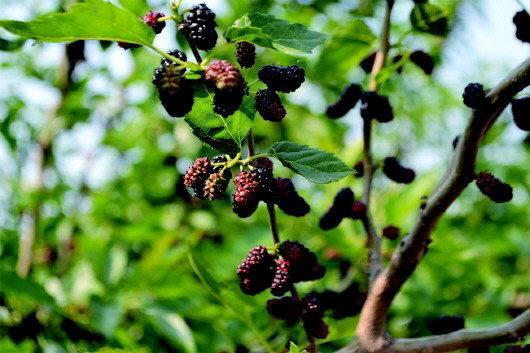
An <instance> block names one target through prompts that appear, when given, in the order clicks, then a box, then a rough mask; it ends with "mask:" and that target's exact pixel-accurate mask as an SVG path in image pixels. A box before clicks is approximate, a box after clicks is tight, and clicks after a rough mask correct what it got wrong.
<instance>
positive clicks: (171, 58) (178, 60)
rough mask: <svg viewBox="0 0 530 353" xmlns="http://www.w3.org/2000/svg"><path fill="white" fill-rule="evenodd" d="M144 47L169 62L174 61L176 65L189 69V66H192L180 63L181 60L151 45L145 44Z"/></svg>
mask: <svg viewBox="0 0 530 353" xmlns="http://www.w3.org/2000/svg"><path fill="white" fill-rule="evenodd" d="M146 46H147V47H149V48H151V49H153V50H154V51H156V52H157V53H158V54H160V55H162V56H163V57H164V58H167V59H169V60H171V61H174V62H176V63H177V64H179V65H182V66H183V67H191V66H193V64H192V63H188V62H185V61H182V60H180V59H179V58H176V57H174V56H173V55H169V54H168V53H166V52H165V51H163V50H162V49H159V48H157V47H155V46H154V45H152V44H147V45H146Z"/></svg>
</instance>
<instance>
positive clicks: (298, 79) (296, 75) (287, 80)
mask: <svg viewBox="0 0 530 353" xmlns="http://www.w3.org/2000/svg"><path fill="white" fill-rule="evenodd" d="M258 78H259V79H260V80H261V81H262V82H263V83H265V84H266V85H267V87H268V88H269V89H270V90H273V91H279V92H284V93H289V92H294V91H296V90H297V89H298V88H299V87H300V86H301V85H302V83H303V82H304V81H305V71H304V69H302V68H301V67H300V66H297V65H291V66H274V65H265V66H263V67H262V68H261V69H260V70H259V71H258Z"/></svg>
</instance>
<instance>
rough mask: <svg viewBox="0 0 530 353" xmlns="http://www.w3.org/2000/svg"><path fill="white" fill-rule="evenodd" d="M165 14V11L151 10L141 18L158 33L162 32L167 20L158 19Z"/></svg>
mask: <svg viewBox="0 0 530 353" xmlns="http://www.w3.org/2000/svg"><path fill="white" fill-rule="evenodd" d="M164 16H166V15H164V14H163V13H160V12H154V11H149V12H148V13H147V14H146V15H145V16H144V17H141V18H140V20H142V21H144V22H145V23H146V24H147V25H148V26H149V27H151V28H152V29H153V31H155V33H156V34H158V33H160V32H162V30H163V29H164V27H165V26H166V22H165V21H162V22H158V19H159V18H161V17H164Z"/></svg>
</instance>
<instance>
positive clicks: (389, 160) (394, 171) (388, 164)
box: [383, 157, 416, 184]
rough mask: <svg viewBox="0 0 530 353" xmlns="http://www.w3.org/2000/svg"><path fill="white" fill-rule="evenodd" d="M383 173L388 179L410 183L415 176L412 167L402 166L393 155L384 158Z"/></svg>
mask: <svg viewBox="0 0 530 353" xmlns="http://www.w3.org/2000/svg"><path fill="white" fill-rule="evenodd" d="M383 173H385V175H386V176H387V177H388V178H389V179H391V180H393V181H395V182H396V183H401V184H410V183H412V181H413V180H414V178H415V177H416V173H415V172H414V170H413V169H411V168H406V167H404V166H403V165H401V163H400V161H399V160H398V159H397V158H395V157H386V158H385V162H384V165H383Z"/></svg>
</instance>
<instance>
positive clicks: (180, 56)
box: [160, 49, 188, 66]
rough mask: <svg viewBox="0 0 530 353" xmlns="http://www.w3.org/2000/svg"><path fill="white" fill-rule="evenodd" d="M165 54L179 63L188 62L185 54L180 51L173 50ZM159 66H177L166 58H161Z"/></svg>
mask: <svg viewBox="0 0 530 353" xmlns="http://www.w3.org/2000/svg"><path fill="white" fill-rule="evenodd" d="M167 53H168V54H169V55H171V56H174V57H175V58H177V59H179V60H181V61H188V56H187V55H186V53H184V52H183V51H181V50H178V49H173V50H170V51H168V52H167ZM160 65H161V66H167V65H178V64H177V63H175V62H173V61H171V60H169V59H168V58H162V60H161V61H160Z"/></svg>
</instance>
